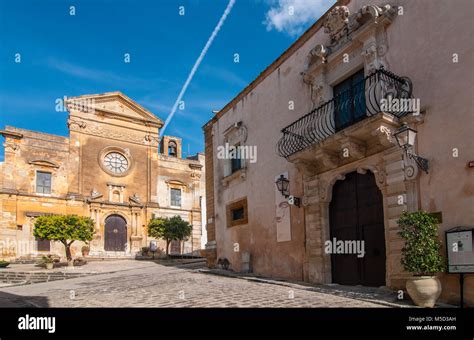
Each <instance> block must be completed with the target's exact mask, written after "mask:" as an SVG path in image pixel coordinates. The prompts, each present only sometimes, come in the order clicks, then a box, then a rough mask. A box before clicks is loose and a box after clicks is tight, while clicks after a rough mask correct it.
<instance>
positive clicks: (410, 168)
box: [403, 153, 419, 181]
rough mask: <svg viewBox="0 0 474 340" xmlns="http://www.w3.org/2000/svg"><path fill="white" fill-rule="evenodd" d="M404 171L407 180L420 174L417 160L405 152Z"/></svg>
mask: <svg viewBox="0 0 474 340" xmlns="http://www.w3.org/2000/svg"><path fill="white" fill-rule="evenodd" d="M403 172H404V174H405V179H406V180H407V181H410V180H414V179H416V178H417V177H418V174H419V170H418V166H417V164H416V162H415V161H414V160H413V159H412V158H410V157H407V156H406V154H405V153H403Z"/></svg>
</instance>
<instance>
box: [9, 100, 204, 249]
mask: <svg viewBox="0 0 474 340" xmlns="http://www.w3.org/2000/svg"><path fill="white" fill-rule="evenodd" d="M65 106H66V108H67V110H68V112H69V119H68V122H67V124H68V127H69V137H63V136H57V135H52V134H46V133H42V132H37V131H30V130H25V129H19V128H15V127H11V126H7V127H5V130H2V131H0V133H1V134H2V135H3V136H4V137H5V143H4V146H5V159H4V162H3V163H0V170H1V172H0V173H1V175H0V216H1V218H0V246H1V255H0V257H2V258H19V257H29V256H33V257H34V256H39V255H41V254H47V253H56V254H58V255H61V256H64V247H63V245H62V244H61V243H59V242H50V241H44V240H35V239H34V236H33V228H34V221H35V218H36V217H38V216H40V215H45V214H77V215H82V216H90V217H91V218H92V219H93V220H94V221H95V227H96V234H95V238H94V240H93V241H91V243H90V256H97V257H106V256H114V257H126V256H133V255H134V254H136V253H137V252H139V251H140V249H141V247H145V246H149V244H150V241H151V240H152V239H151V238H150V237H148V236H147V223H148V221H149V220H150V219H151V218H153V217H172V216H175V215H179V216H181V217H182V218H183V219H184V220H186V221H188V222H189V223H191V224H192V225H193V231H192V235H191V237H189V239H188V240H185V241H184V242H177V241H175V242H173V243H172V244H171V249H170V250H171V253H191V252H195V251H197V250H199V249H200V247H201V235H202V227H203V224H202V220H203V216H202V212H201V202H202V201H203V196H204V177H205V176H204V154H201V153H198V154H197V155H195V156H193V157H187V158H183V157H182V151H181V150H182V141H181V139H180V138H177V137H172V136H163V137H162V138H161V140H159V135H158V132H159V129H160V128H161V127H162V126H163V121H162V120H160V119H159V118H158V117H156V116H155V115H153V114H152V113H151V112H150V111H148V110H146V109H145V108H143V107H142V106H140V105H139V104H137V103H136V102H134V101H133V100H131V99H130V98H128V97H127V96H126V95H124V94H122V93H120V92H111V93H104V94H93V95H84V96H79V97H74V98H69V99H67V100H66V101H65ZM83 245H84V243H82V242H79V241H76V242H75V243H74V244H73V249H72V250H73V256H81V248H82V246H83ZM158 245H159V247H160V248H161V249H164V248H165V245H164V242H163V241H160V240H159V241H158Z"/></svg>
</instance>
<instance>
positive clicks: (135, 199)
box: [128, 193, 142, 205]
mask: <svg viewBox="0 0 474 340" xmlns="http://www.w3.org/2000/svg"><path fill="white" fill-rule="evenodd" d="M128 199H129V200H130V203H135V204H139V205H141V204H142V201H141V200H140V196H138V194H137V193H134V194H133V196H130V197H129V198H128Z"/></svg>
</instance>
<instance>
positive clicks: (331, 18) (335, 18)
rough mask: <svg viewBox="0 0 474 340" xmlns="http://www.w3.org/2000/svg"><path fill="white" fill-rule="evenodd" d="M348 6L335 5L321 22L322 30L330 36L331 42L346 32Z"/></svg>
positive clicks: (348, 13)
mask: <svg viewBox="0 0 474 340" xmlns="http://www.w3.org/2000/svg"><path fill="white" fill-rule="evenodd" d="M349 15H350V12H349V8H347V6H336V7H334V9H333V10H332V11H331V12H329V13H328V15H327V17H326V21H325V22H324V24H323V27H324V32H325V33H328V34H329V36H330V37H331V42H335V41H337V40H339V39H340V38H341V37H342V36H343V35H345V34H347V33H348V31H347V25H348V24H349Z"/></svg>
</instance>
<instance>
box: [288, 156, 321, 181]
mask: <svg viewBox="0 0 474 340" xmlns="http://www.w3.org/2000/svg"><path fill="white" fill-rule="evenodd" d="M293 164H294V165H295V166H296V168H297V169H298V171H299V172H300V173H302V174H303V176H304V177H310V176H312V175H314V172H315V169H316V168H317V163H316V162H311V161H308V160H304V159H297V160H295V161H294V162H293Z"/></svg>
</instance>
